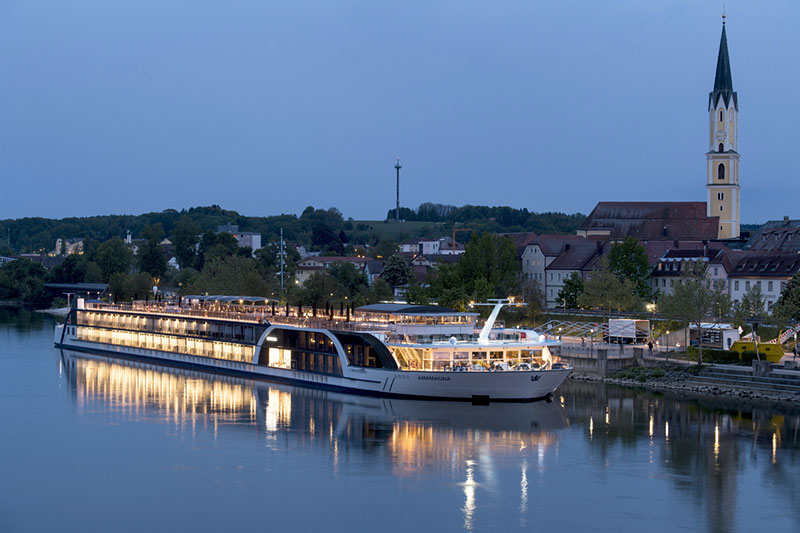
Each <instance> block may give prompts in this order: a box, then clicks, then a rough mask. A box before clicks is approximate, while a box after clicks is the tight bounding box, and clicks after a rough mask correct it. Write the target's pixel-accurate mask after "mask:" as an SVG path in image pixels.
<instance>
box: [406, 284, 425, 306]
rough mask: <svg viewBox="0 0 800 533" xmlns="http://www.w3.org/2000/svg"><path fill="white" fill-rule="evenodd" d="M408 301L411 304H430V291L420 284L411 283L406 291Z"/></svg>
mask: <svg viewBox="0 0 800 533" xmlns="http://www.w3.org/2000/svg"><path fill="white" fill-rule="evenodd" d="M406 301H407V302H408V303H410V304H419V305H427V304H429V303H430V298H429V297H428V291H427V290H426V289H425V287H423V286H422V285H421V284H419V283H411V284H409V286H408V290H407V291H406Z"/></svg>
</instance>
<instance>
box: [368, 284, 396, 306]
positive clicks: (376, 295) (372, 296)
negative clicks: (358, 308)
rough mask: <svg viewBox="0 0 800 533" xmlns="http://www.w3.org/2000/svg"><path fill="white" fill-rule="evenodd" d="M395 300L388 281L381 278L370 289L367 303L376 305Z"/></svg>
mask: <svg viewBox="0 0 800 533" xmlns="http://www.w3.org/2000/svg"><path fill="white" fill-rule="evenodd" d="M393 299H394V291H393V290H392V287H390V286H389V284H388V283H386V281H384V280H382V279H381V278H378V279H376V280H375V281H373V282H372V286H371V287H370V288H369V297H368V301H367V303H370V304H376V303H380V302H390V301H392V300H393Z"/></svg>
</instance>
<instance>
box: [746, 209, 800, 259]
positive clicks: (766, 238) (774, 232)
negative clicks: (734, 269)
mask: <svg viewBox="0 0 800 533" xmlns="http://www.w3.org/2000/svg"><path fill="white" fill-rule="evenodd" d="M744 249H745V250H753V251H759V252H800V220H790V219H789V217H788V216H785V217H783V220H770V221H769V222H767V223H766V224H764V225H763V226H761V227H760V228H759V229H758V230H757V231H756V232H755V233H754V234H753V236H752V237H750V239H749V240H748V241H747V243H746V244H745V245H744Z"/></svg>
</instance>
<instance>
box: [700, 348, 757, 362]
mask: <svg viewBox="0 0 800 533" xmlns="http://www.w3.org/2000/svg"><path fill="white" fill-rule="evenodd" d="M686 351H687V353H688V354H689V355H690V356H691V357H692V358H694V359H697V346H689V348H688V349H687V350H686ZM745 353H746V354H747V353H752V354H753V358H754V357H755V352H745ZM751 360H752V359H751ZM703 362H704V363H738V362H739V354H738V353H737V352H733V351H731V350H717V349H714V348H703ZM748 363H749V361H748Z"/></svg>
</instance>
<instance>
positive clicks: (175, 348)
mask: <svg viewBox="0 0 800 533" xmlns="http://www.w3.org/2000/svg"><path fill="white" fill-rule="evenodd" d="M77 338H78V340H81V341H88V342H102V343H107V344H114V345H117V346H127V347H131V348H143V349H147V350H159V351H163V352H177V353H181V354H187V355H198V356H201V357H211V358H214V359H224V360H227V361H236V362H240V363H252V362H253V348H252V346H246V345H242V344H235V343H231V342H222V341H211V340H203V339H192V338H185V337H175V336H171V335H159V334H155V333H148V332H136V331H120V330H110V329H99V328H92V327H82V328H80V329H78V336H77Z"/></svg>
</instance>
